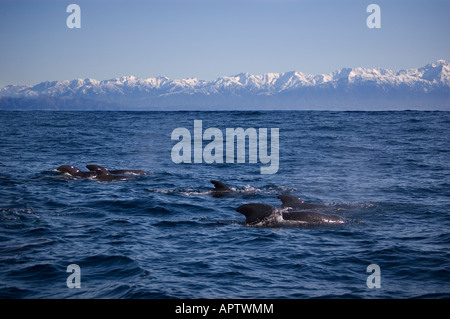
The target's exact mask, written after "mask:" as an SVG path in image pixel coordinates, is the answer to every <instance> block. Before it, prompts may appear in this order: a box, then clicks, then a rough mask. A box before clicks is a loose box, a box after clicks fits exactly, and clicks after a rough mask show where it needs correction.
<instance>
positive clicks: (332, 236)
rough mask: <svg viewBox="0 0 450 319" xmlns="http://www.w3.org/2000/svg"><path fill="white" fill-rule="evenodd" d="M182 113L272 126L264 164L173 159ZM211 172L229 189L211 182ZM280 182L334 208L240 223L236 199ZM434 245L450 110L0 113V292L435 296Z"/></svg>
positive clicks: (449, 178) (438, 266)
mask: <svg viewBox="0 0 450 319" xmlns="http://www.w3.org/2000/svg"><path fill="white" fill-rule="evenodd" d="M194 120H202V121H203V129H206V128H210V127H216V128H219V129H220V130H222V132H224V133H225V129H226V128H237V127H243V128H249V127H253V128H269V129H270V128H279V131H280V145H279V150H280V153H279V158H280V167H279V171H278V172H277V173H276V174H273V175H262V174H260V167H261V166H262V165H263V164H261V163H256V164H249V163H243V164H226V163H224V164H206V163H202V164H175V163H173V162H172V159H171V155H170V154H171V149H172V147H173V146H174V145H175V144H176V141H172V140H171V133H172V131H173V130H174V129H175V128H177V127H185V128H187V129H189V130H190V131H191V133H193V124H194ZM269 137H270V136H269ZM204 144H206V142H204ZM63 164H71V165H75V166H77V167H79V168H82V169H84V166H85V165H87V164H99V165H102V166H105V167H108V168H111V169H119V168H127V169H142V170H145V171H146V172H147V175H146V176H141V177H138V178H137V179H135V180H129V181H115V182H98V181H95V180H88V179H73V178H68V177H64V176H60V175H59V174H58V172H56V171H55V168H56V167H58V166H60V165H63ZM211 179H218V180H221V181H223V182H225V183H227V184H228V185H229V186H230V187H233V188H234V189H235V190H236V191H237V194H235V195H234V196H224V197H221V198H216V197H213V196H211V194H210V192H209V191H210V190H211V188H212V185H211V184H210V182H209V181H210V180H211ZM281 193H291V194H295V195H298V196H300V197H302V198H303V199H304V200H305V201H307V202H311V203H323V204H326V205H328V206H330V208H332V209H333V210H334V212H335V213H337V214H338V215H340V216H342V217H344V218H346V219H347V220H348V222H347V223H346V224H343V225H334V226H314V227H287V228H277V227H275V228H267V227H252V226H245V225H244V222H245V218H244V216H243V215H241V214H239V213H237V212H236V211H235V210H236V208H237V207H238V206H240V205H241V204H244V203H248V202H258V203H267V204H271V205H274V206H280V202H279V201H278V199H277V195H278V194H281ZM449 248H450V113H449V112H167V113H165V112H135V113H133V112H130V113H128V112H0V297H2V298H317V297H319V298H449V297H450V253H449ZM70 264H77V265H79V267H80V269H81V274H80V280H81V288H79V289H77V288H73V289H69V288H68V287H67V284H66V280H67V278H68V276H69V275H70V273H68V272H66V268H67V266H68V265H70ZM370 264H377V265H379V267H380V270H381V273H380V277H379V278H380V280H381V281H380V285H381V287H380V288H372V289H370V288H368V286H367V284H366V280H367V277H368V276H369V275H370V273H368V272H366V269H367V266H368V265H370Z"/></svg>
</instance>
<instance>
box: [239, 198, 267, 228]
mask: <svg viewBox="0 0 450 319" xmlns="http://www.w3.org/2000/svg"><path fill="white" fill-rule="evenodd" d="M236 211H237V212H239V213H241V214H243V215H244V216H245V219H246V222H247V224H256V223H259V222H261V221H263V220H264V219H265V218H267V217H269V216H270V215H272V214H273V213H274V212H275V211H276V208H275V207H273V206H271V205H267V204H255V203H251V204H244V205H241V206H239V207H238V208H237V209H236Z"/></svg>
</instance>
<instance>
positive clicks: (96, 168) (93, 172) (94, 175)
mask: <svg viewBox="0 0 450 319" xmlns="http://www.w3.org/2000/svg"><path fill="white" fill-rule="evenodd" d="M87 166H88V169H89V172H83V171H81V170H80V169H79V168H78V167H75V166H72V165H61V166H59V167H58V168H57V170H58V171H60V172H61V173H62V174H66V175H70V176H72V177H81V178H88V179H95V180H97V181H101V182H105V181H123V180H130V179H133V178H131V177H130V176H126V175H118V174H112V173H111V171H109V170H108V169H107V168H104V167H102V166H100V165H87ZM120 171H122V170H120ZM123 171H126V172H130V171H131V172H133V171H134V170H123ZM113 172H115V171H113ZM141 172H143V171H134V173H129V174H130V175H131V174H132V175H142V173H141ZM144 173H145V172H144Z"/></svg>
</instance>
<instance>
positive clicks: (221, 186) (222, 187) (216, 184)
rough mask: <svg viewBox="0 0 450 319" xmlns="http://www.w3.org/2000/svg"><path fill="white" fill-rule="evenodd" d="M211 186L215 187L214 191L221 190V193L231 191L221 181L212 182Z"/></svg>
mask: <svg viewBox="0 0 450 319" xmlns="http://www.w3.org/2000/svg"><path fill="white" fill-rule="evenodd" d="M211 184H213V185H214V190H220V191H226V190H230V188H229V187H228V186H227V185H226V184H225V183H222V182H220V181H216V180H212V181H211Z"/></svg>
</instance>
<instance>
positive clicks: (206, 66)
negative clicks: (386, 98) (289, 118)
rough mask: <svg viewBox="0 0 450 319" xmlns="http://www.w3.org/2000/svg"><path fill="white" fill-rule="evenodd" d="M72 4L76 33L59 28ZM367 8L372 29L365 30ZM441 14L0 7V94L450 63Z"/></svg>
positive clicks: (233, 5) (284, 0)
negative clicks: (44, 87)
mask: <svg viewBox="0 0 450 319" xmlns="http://www.w3.org/2000/svg"><path fill="white" fill-rule="evenodd" d="M71 3H75V4H78V5H79V6H80V7H81V29H69V28H67V26H66V19H67V17H68V16H69V13H67V12H66V8H67V6H68V5H69V4H71ZM371 3H376V4H378V5H379V6H380V8H381V29H369V28H368V27H367V25H366V19H367V17H368V16H369V13H366V7H367V6H368V5H369V4H371ZM449 12H450V1H448V0H445V1H438V0H431V1H424V0H421V1H415V0H409V1H404V0H389V1H378V0H373V1H361V0H342V1H337V0H303V1H297V0H236V1H235V0H226V1H224V0H158V1H154V0H147V1H130V0H129V1H118V0H109V1H108V0H89V1H84V0H83V1H81V0H70V1H64V0H45V1H38V0H29V1H20V0H19V1H17V0H14V1H10V0H0V43H1V50H0V87H3V86H5V85H7V84H35V83H38V82H41V81H47V80H49V81H51V80H71V79H75V78H87V77H91V78H95V79H98V80H104V79H110V78H114V77H119V76H123V75H135V76H138V77H153V76H160V75H164V76H168V77H170V78H186V77H198V78H200V79H203V80H212V79H215V78H217V77H219V76H226V75H233V74H237V73H241V72H249V73H253V74H262V73H267V72H286V71H292V70H295V71H301V72H305V73H312V74H319V73H328V72H331V71H335V70H337V69H339V68H342V67H357V66H362V67H383V68H391V69H395V70H398V69H404V68H414V67H420V66H423V65H425V64H427V63H430V62H432V61H435V60H437V59H446V60H450V41H449V40H448V39H450V37H449V36H450V22H449V21H450V19H449V18H448V14H449Z"/></svg>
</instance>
